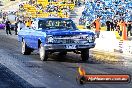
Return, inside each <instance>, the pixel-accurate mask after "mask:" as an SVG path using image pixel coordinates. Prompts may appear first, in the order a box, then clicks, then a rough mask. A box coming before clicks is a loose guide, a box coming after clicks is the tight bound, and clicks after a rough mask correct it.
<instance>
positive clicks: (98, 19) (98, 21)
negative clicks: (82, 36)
mask: <svg viewBox="0 0 132 88" xmlns="http://www.w3.org/2000/svg"><path fill="white" fill-rule="evenodd" d="M100 19H101V16H98V17H97V19H96V20H95V21H94V22H93V23H94V24H95V33H96V35H97V38H99V35H100V29H101V28H100V27H101V23H100Z"/></svg>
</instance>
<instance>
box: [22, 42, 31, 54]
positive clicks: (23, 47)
mask: <svg viewBox="0 0 132 88" xmlns="http://www.w3.org/2000/svg"><path fill="white" fill-rule="evenodd" d="M21 52H22V54H23V55H30V54H31V52H32V51H31V49H30V48H28V47H27V45H26V42H25V41H24V40H23V41H22V51H21Z"/></svg>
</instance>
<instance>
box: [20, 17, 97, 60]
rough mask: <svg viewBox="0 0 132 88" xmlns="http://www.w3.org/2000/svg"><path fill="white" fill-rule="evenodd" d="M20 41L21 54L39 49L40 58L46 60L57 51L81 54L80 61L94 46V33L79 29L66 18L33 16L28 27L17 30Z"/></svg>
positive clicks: (86, 57)
mask: <svg viewBox="0 0 132 88" xmlns="http://www.w3.org/2000/svg"><path fill="white" fill-rule="evenodd" d="M18 38H19V41H20V42H22V54H24V55H29V54H31V52H33V51H34V50H39V56H40V59H41V60H43V61H46V60H47V59H48V55H49V54H51V53H54V52H59V55H66V54H67V52H71V51H73V52H75V53H77V54H78V53H79V54H81V58H82V61H86V60H88V58H89V49H90V48H94V47H95V43H94V41H95V34H94V33H93V32H90V31H80V30H79V29H77V27H76V25H75V24H74V23H73V21H72V20H71V19H68V18H35V19H34V20H33V22H32V26H31V27H30V28H26V27H25V28H22V29H21V30H20V31H19V32H18Z"/></svg>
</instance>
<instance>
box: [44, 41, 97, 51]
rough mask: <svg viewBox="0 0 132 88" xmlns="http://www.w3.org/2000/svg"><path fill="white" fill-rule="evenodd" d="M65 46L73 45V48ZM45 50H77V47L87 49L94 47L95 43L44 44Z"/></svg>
mask: <svg viewBox="0 0 132 88" xmlns="http://www.w3.org/2000/svg"><path fill="white" fill-rule="evenodd" d="M67 46H74V48H67ZM44 47H45V50H79V49H88V48H94V47H95V43H89V44H84V45H76V44H66V45H65V44H45V45H44Z"/></svg>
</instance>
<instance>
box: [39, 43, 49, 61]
mask: <svg viewBox="0 0 132 88" xmlns="http://www.w3.org/2000/svg"><path fill="white" fill-rule="evenodd" d="M39 56H40V59H41V60H42V61H47V59H48V53H47V51H46V50H45V47H44V46H43V45H42V44H40V46H39Z"/></svg>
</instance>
